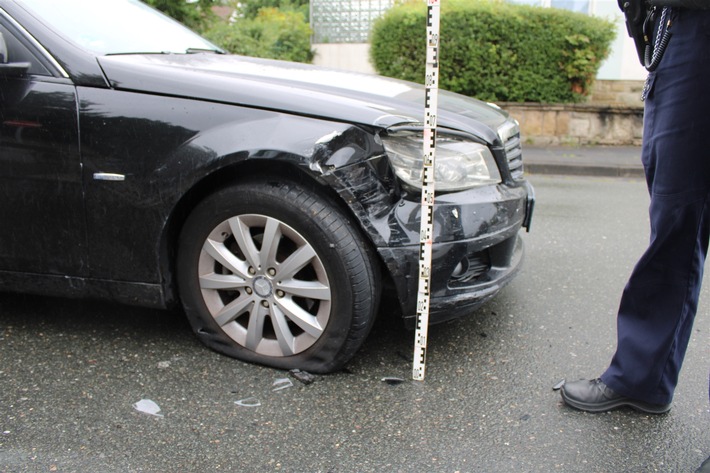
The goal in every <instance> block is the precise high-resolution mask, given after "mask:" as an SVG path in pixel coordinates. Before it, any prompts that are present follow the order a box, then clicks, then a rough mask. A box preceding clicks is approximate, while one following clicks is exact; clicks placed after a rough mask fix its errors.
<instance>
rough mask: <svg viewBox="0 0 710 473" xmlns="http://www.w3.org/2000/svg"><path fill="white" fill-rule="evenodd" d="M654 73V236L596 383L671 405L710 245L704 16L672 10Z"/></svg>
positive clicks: (648, 117)
mask: <svg viewBox="0 0 710 473" xmlns="http://www.w3.org/2000/svg"><path fill="white" fill-rule="evenodd" d="M671 31H672V32H673V37H672V38H671V40H670V43H669V45H668V48H667V50H666V53H665V56H664V57H663V59H662V61H661V64H660V66H659V67H658V69H657V70H656V71H655V72H654V73H652V74H651V77H650V80H651V91H650V94H649V96H648V98H647V99H646V105H645V107H646V108H645V112H644V135H643V148H642V160H643V164H644V168H645V171H646V180H647V183H648V189H649V193H650V195H651V204H650V219H651V239H650V243H649V246H648V249H647V250H646V252H645V253H644V254H643V256H642V257H641V259H640V260H639V261H638V263H637V264H636V267H635V268H634V270H633V273H632V274H631V277H630V278H629V281H628V283H627V285H626V287H625V289H624V292H623V294H622V297H621V303H620V306H619V313H618V321H617V324H618V326H617V334H618V335H617V336H618V340H617V349H616V353H615V354H614V357H613V359H612V361H611V364H610V366H609V368H608V369H607V370H606V372H605V373H604V374H603V375H602V380H603V381H604V383H606V384H607V385H608V386H609V387H610V388H611V389H613V390H614V391H616V392H618V393H619V394H622V395H624V396H627V397H632V398H635V399H639V400H642V401H646V402H650V403H656V404H667V403H670V402H671V400H672V399H673V391H674V390H675V387H676V385H677V383H678V374H679V372H680V368H681V365H682V363H683V358H684V356H685V351H686V348H687V346H688V340H689V338H690V334H691V329H692V325H693V320H694V319H695V312H696V308H697V304H698V294H699V292H700V286H701V283H702V278H703V266H704V263H705V256H706V254H707V249H708V240H709V239H710V11H682V10H681V11H679V12H677V17H676V18H675V21H674V23H673V26H672V30H671Z"/></svg>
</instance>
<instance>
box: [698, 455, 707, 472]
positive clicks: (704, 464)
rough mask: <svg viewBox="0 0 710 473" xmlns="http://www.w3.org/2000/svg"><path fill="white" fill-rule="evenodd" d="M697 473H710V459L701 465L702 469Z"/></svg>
mask: <svg viewBox="0 0 710 473" xmlns="http://www.w3.org/2000/svg"><path fill="white" fill-rule="evenodd" d="M695 473H710V457H708V458H707V460H705V461H704V462H703V464H702V465H700V468H698V469H697V470H695Z"/></svg>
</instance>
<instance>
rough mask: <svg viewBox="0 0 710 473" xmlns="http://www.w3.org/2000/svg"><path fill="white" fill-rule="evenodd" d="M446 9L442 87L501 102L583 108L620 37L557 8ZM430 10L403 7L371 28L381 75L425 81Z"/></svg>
mask: <svg viewBox="0 0 710 473" xmlns="http://www.w3.org/2000/svg"><path fill="white" fill-rule="evenodd" d="M441 8H442V10H441V17H440V22H441V44H440V48H441V53H440V58H439V59H440V63H439V73H440V76H439V86H440V87H441V88H442V89H447V90H451V91H453V92H459V93H462V94H464V95H468V96H475V97H477V98H479V99H481V100H487V101H502V102H544V103H566V102H579V101H581V100H583V99H584V97H585V96H586V95H587V94H588V91H589V90H590V87H591V85H592V83H593V81H594V78H595V76H596V73H597V71H598V70H599V67H600V66H601V63H602V61H603V60H604V59H605V58H606V57H607V56H608V54H609V51H610V47H611V42H612V41H613V39H614V36H615V27H614V24H613V23H612V22H610V21H607V20H603V19H600V18H595V17H591V16H588V15H584V14H580V13H574V12H571V11H567V10H559V9H554V8H541V7H530V6H523V5H512V4H507V3H503V2H501V1H496V0H448V1H447V2H445V3H444V4H443V5H442V7H441ZM426 16H427V9H426V5H424V4H423V2H421V1H411V2H406V3H404V4H402V5H399V6H396V7H393V8H391V9H390V10H389V11H388V12H387V13H386V14H385V15H383V16H382V17H380V18H379V19H378V20H377V21H376V22H375V24H374V26H373V29H372V36H371V50H370V51H371V59H372V63H373V65H374V67H375V69H376V70H377V72H378V73H379V74H382V75H385V76H389V77H396V78H400V79H406V80H410V81H414V82H419V83H423V82H424V69H425V64H424V58H425V50H426V40H425V31H426Z"/></svg>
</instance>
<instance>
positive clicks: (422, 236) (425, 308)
mask: <svg viewBox="0 0 710 473" xmlns="http://www.w3.org/2000/svg"><path fill="white" fill-rule="evenodd" d="M440 6H441V0H427V29H426V37H427V47H426V80H425V84H424V86H425V101H424V149H423V153H424V154H423V156H424V163H423V169H422V209H421V224H420V229H419V289H418V291H417V325H416V330H415V333H414V363H413V364H412V378H413V379H415V380H419V381H422V380H424V372H425V370H426V346H427V333H428V330H429V302H430V296H431V293H430V290H431V276H432V274H431V253H432V239H433V238H434V162H435V154H436V113H437V106H438V99H439V96H438V92H439V8H440Z"/></svg>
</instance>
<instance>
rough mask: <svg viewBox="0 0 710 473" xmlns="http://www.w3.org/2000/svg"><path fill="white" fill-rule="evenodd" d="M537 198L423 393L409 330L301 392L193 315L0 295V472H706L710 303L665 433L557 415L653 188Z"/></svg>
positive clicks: (606, 181) (555, 191) (593, 341)
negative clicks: (502, 277) (227, 351)
mask: <svg viewBox="0 0 710 473" xmlns="http://www.w3.org/2000/svg"><path fill="white" fill-rule="evenodd" d="M531 181H532V182H533V184H534V185H535V186H536V191H537V200H538V205H537V208H536V214H535V218H534V219H533V227H532V232H531V233H529V234H526V235H525V241H526V245H527V256H526V261H525V268H524V270H523V272H522V273H521V274H520V275H519V277H518V278H517V279H516V280H515V281H514V282H513V283H512V284H511V285H510V286H508V287H507V288H506V289H505V290H504V291H503V292H502V293H501V294H500V295H499V296H498V297H497V298H496V299H494V300H493V301H491V302H490V303H489V304H487V305H486V306H484V307H483V308H481V309H480V310H478V311H476V312H475V313H472V314H471V315H470V317H467V318H465V319H461V320H458V321H455V322H452V323H448V324H444V325H440V326H435V327H432V328H431V329H430V332H429V335H430V337H429V342H428V346H429V352H428V357H427V376H426V380H425V381H423V382H419V381H412V380H411V358H412V353H413V333H411V332H406V331H404V330H401V329H400V327H399V326H398V325H396V324H391V323H379V324H378V326H377V327H376V332H375V333H373V334H372V336H371V337H370V338H369V339H368V341H367V343H366V345H365V347H364V348H363V350H362V351H361V352H360V353H359V354H358V356H357V357H356V358H355V359H354V360H353V361H352V362H351V363H350V364H349V365H348V367H347V369H346V370H345V371H343V372H341V373H337V374H334V375H329V376H318V377H316V379H315V381H314V382H312V383H311V384H303V383H302V382H300V381H298V380H296V379H293V378H292V377H290V376H289V375H288V373H285V372H282V371H278V370H273V369H268V368H264V367H259V366H253V365H248V364H244V363H241V362H238V361H234V360H231V359H228V358H226V357H224V356H221V355H218V354H215V353H213V352H211V351H209V350H208V349H206V348H204V347H203V346H202V345H201V344H200V343H199V342H197V341H196V340H195V338H194V337H193V335H192V334H191V332H190V329H189V327H188V325H187V323H186V322H185V320H184V319H183V318H182V317H181V315H180V314H179V313H169V312H161V311H151V310H142V309H136V308H132V307H126V306H121V305H117V304H108V303H98V302H86V301H67V300H60V299H50V298H40V297H27V296H18V295H8V294H3V295H0V360H1V361H0V383H1V386H2V389H0V471H3V472H52V471H57V472H142V471H145V472H218V471H229V472H278V471H283V472H449V473H453V472H556V471H560V472H562V471H564V472H612V473H616V472H656V471H658V472H692V471H693V470H694V469H695V468H696V467H697V466H698V465H699V464H700V463H701V462H702V461H703V460H704V459H705V458H706V457H707V456H708V455H709V454H710V435H708V433H709V427H710V418H709V415H708V409H709V407H710V404H709V403H708V369H709V368H710V350H709V346H708V341H709V337H708V333H709V332H710V313H709V312H710V305H709V304H710V294H708V291H709V290H710V289H709V288H710V284H708V285H707V287H706V289H705V290H704V291H703V294H702V298H701V303H700V308H699V313H698V320H697V321H696V325H695V329H694V331H693V337H692V340H691V342H690V348H689V350H688V355H687V357H686V364H685V366H684V368H683V371H682V373H681V380H680V385H679V386H678V390H677V392H676V398H675V401H674V404H673V408H672V410H671V411H670V413H668V414H667V415H662V416H650V415H644V414H640V413H637V412H635V411H632V410H626V409H621V410H617V411H613V412H611V413H605V414H596V415H592V414H586V413H582V412H579V411H575V410H572V409H569V408H567V407H565V406H563V405H562V404H561V401H560V397H559V393H558V392H555V391H553V389H552V387H553V386H554V385H555V384H557V383H558V382H559V381H560V380H561V379H563V378H567V379H577V378H581V377H595V376H597V375H598V374H600V373H601V371H602V370H603V369H604V368H605V367H606V365H607V363H608V361H609V359H610V357H611V355H612V353H613V349H614V346H615V310H616V307H617V304H618V300H619V296H620V294H621V290H622V287H623V284H624V282H625V279H626V277H627V276H628V274H629V272H630V270H631V267H632V265H633V264H634V262H635V261H636V259H637V258H638V256H639V255H640V254H641V252H642V251H643V249H644V245H645V242H646V241H647V239H648V230H647V218H646V208H647V205H648V197H647V195H646V191H645V187H644V184H643V181H642V180H640V179H625V178H598V177H554V176H540V175H538V176H535V175H533V176H532V177H531ZM382 316H383V318H384V316H386V314H382ZM388 377H394V378H401V379H403V382H401V383H391V382H386V381H383V378H388ZM284 379H288V380H289V381H290V382H291V383H292V385H289V384H290V383H289V382H288V381H284ZM141 400H150V401H153V402H154V403H155V405H157V406H158V408H159V409H160V412H158V414H159V415H151V414H148V413H145V412H143V411H141V410H137V409H136V408H135V405H136V404H137V403H139V401H141ZM139 405H140V406H143V405H144V404H139ZM145 405H146V406H148V408H149V407H150V404H148V403H145ZM143 410H145V409H143Z"/></svg>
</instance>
